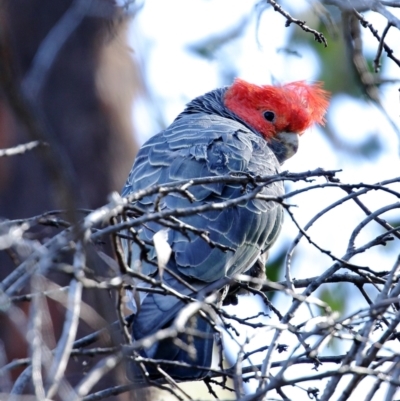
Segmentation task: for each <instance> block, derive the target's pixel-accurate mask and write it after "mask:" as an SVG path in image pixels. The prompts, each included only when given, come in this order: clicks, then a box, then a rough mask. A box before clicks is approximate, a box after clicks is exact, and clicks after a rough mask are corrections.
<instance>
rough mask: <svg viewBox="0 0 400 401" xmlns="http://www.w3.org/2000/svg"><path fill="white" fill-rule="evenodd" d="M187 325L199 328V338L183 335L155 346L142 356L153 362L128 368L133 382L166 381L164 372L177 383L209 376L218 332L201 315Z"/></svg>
mask: <svg viewBox="0 0 400 401" xmlns="http://www.w3.org/2000/svg"><path fill="white" fill-rule="evenodd" d="M171 323H172V322H170V324H171ZM134 324H135V322H133V326H132V329H133V330H132V332H133V335H134V337H135V329H134ZM170 324H168V325H166V327H168V326H169V325H170ZM187 324H188V327H190V328H192V329H195V330H196V331H197V334H198V335H196V336H191V335H188V334H187V333H181V334H179V335H178V336H177V337H176V338H168V339H164V340H161V341H158V342H156V343H155V344H154V345H153V346H152V347H150V348H148V349H143V350H141V351H140V352H139V354H140V355H141V356H142V357H144V358H146V359H147V358H148V359H149V360H150V362H145V363H142V364H141V365H140V364H139V363H137V362H134V361H131V362H130V366H129V368H128V372H129V379H130V380H132V381H143V380H145V377H147V378H148V379H150V380H157V379H162V378H163V376H164V375H163V372H165V373H166V374H167V375H168V376H170V377H172V378H173V379H174V380H177V381H189V380H190V381H191V380H201V379H204V378H205V377H206V376H207V375H208V374H209V370H208V368H210V367H211V361H212V350H213V344H214V330H213V328H212V326H211V325H210V323H209V322H208V321H207V320H206V319H204V318H203V317H201V316H199V315H196V316H194V317H193V320H192V319H191V320H190V321H188V323H187ZM138 339H139V338H135V340H138Z"/></svg>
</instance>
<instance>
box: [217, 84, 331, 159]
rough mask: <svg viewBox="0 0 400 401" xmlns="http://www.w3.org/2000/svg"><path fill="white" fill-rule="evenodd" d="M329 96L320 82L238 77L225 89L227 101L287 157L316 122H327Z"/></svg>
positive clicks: (277, 150)
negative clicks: (264, 82) (275, 81)
mask: <svg viewBox="0 0 400 401" xmlns="http://www.w3.org/2000/svg"><path fill="white" fill-rule="evenodd" d="M328 97H329V93H328V92H327V91H325V90H324V89H322V87H321V84H320V83H315V84H311V85H310V84H307V83H306V82H304V81H298V82H291V83H288V84H285V85H281V86H270V85H263V86H258V85H254V84H250V83H248V82H246V81H243V80H242V79H236V80H235V82H234V83H233V84H232V85H231V86H230V87H229V88H228V89H227V91H226V92H225V96H224V104H225V106H226V107H227V108H228V109H229V110H230V111H232V112H234V113H235V114H236V115H237V116H238V117H240V118H241V119H242V120H243V121H245V122H246V123H247V124H248V125H249V126H251V127H252V128H254V129H255V130H256V131H257V132H259V133H260V134H261V135H262V136H263V137H264V138H265V139H266V141H268V142H269V143H270V144H271V145H272V147H273V150H275V149H274V146H275V147H276V152H275V153H277V152H284V154H282V155H281V157H280V155H279V154H277V157H278V159H281V160H280V161H283V160H286V159H288V158H289V157H290V156H292V155H293V154H294V153H296V151H297V147H298V135H301V134H303V132H304V131H305V130H306V129H307V128H309V127H310V126H311V125H312V124H314V123H317V124H323V123H324V115H325V112H326V109H327V108H328V104H329V102H328ZM277 145H279V146H277ZM279 148H281V149H280V150H279Z"/></svg>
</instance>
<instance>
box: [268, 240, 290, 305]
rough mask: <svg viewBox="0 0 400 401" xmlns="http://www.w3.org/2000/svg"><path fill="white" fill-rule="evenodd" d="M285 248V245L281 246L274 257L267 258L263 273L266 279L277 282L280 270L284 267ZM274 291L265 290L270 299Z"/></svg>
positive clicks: (279, 278) (280, 276)
mask: <svg viewBox="0 0 400 401" xmlns="http://www.w3.org/2000/svg"><path fill="white" fill-rule="evenodd" d="M286 249H287V246H283V247H281V250H280V252H279V253H278V255H277V256H276V257H275V258H274V259H272V260H271V259H268V261H267V264H266V265H265V273H266V275H267V278H268V280H271V281H274V282H277V281H279V280H281V278H282V275H283V274H282V272H283V271H284V268H285V259H286ZM274 295H275V292H274V291H270V292H267V296H268V298H269V299H270V300H272V298H273V297H274Z"/></svg>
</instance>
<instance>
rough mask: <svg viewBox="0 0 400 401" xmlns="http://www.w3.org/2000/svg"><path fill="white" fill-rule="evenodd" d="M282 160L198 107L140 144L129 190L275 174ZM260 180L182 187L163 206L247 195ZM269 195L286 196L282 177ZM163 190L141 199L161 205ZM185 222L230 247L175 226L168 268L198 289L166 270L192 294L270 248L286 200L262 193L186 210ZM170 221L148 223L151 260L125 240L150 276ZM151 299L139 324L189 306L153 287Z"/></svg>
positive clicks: (145, 234) (152, 323)
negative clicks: (232, 203)
mask: <svg viewBox="0 0 400 401" xmlns="http://www.w3.org/2000/svg"><path fill="white" fill-rule="evenodd" d="M278 172H279V163H278V162H277V160H276V158H275V156H274V154H273V153H272V151H271V150H270V149H269V147H268V146H267V143H266V142H265V140H264V139H263V138H262V137H260V136H258V135H256V134H254V133H253V132H251V131H250V130H248V129H247V128H246V127H245V126H243V125H242V124H240V123H237V122H235V121H232V120H228V119H225V118H222V117H218V116H213V115H207V114H198V115H188V116H187V117H183V118H180V119H179V120H176V121H175V122H174V123H173V124H172V125H171V126H170V127H169V128H168V129H166V130H165V131H162V132H161V133H159V134H158V135H156V136H154V137H153V138H151V139H150V140H149V141H148V142H147V143H146V144H145V145H144V146H143V147H142V148H141V150H140V152H139V154H138V156H137V158H136V161H135V164H134V166H133V168H132V171H131V173H130V175H129V178H128V181H127V183H126V185H125V187H124V189H123V192H122V195H127V194H130V193H132V192H135V191H138V190H141V189H146V188H149V187H151V186H152V185H156V184H166V183H170V182H174V181H180V180H189V179H191V178H198V177H209V176H220V175H228V174H239V173H246V174H251V175H269V174H270V175H274V174H277V173H278ZM253 188H254V187H253V186H252V185H251V184H249V185H247V186H246V187H243V186H242V185H238V184H232V183H230V184H224V183H213V184H203V185H199V186H193V187H191V188H190V192H191V193H192V195H193V196H194V197H195V199H196V200H195V202H193V203H191V202H190V201H189V200H188V199H187V198H186V197H185V196H183V195H181V194H179V193H174V194H170V195H168V196H165V197H163V198H162V199H161V201H160V203H159V206H160V209H161V210H168V209H169V210H175V209H181V208H188V207H192V206H199V205H204V204H210V203H213V202H223V201H226V200H230V199H234V198H237V197H239V196H242V195H245V194H246V193H247V192H249V191H251V190H252V189H253ZM262 193H263V194H266V195H270V196H280V195H282V194H283V186H282V184H281V183H280V182H277V183H273V184H270V185H268V186H266V187H265V188H264V189H263V191H262ZM156 197H157V195H154V196H148V197H145V198H143V199H142V200H140V202H137V203H136V206H137V207H139V208H141V209H144V210H146V211H153V209H154V202H155V199H156ZM180 220H181V221H183V222H184V223H186V224H188V225H190V226H193V227H196V228H197V229H202V230H206V231H208V233H209V237H210V239H211V240H212V241H214V242H216V243H219V244H222V245H224V246H226V247H229V249H230V250H228V251H223V250H221V249H220V248H218V247H211V246H210V245H209V244H208V243H207V242H206V241H205V240H204V239H202V238H200V237H199V235H198V234H196V233H193V232H190V231H186V232H182V230H173V229H170V230H169V232H168V243H169V245H170V246H171V248H172V251H173V253H172V256H171V259H170V261H169V262H168V265H167V266H168V268H169V269H170V270H172V271H173V272H174V273H176V274H178V275H180V276H181V277H183V278H184V280H186V281H188V282H189V283H190V284H191V286H192V287H194V288H195V292H193V290H190V289H189V288H188V287H187V286H185V285H184V284H182V283H179V281H177V280H176V279H175V278H173V277H171V276H169V275H168V274H164V278H163V279H164V280H167V283H168V284H169V285H170V286H171V287H173V288H175V289H177V290H179V291H181V292H182V293H183V294H186V295H191V296H193V294H195V293H196V292H197V291H199V290H200V289H202V288H203V287H205V286H207V285H208V284H207V283H212V282H216V281H217V280H220V279H221V278H223V277H226V276H231V275H233V274H235V273H241V272H244V271H246V270H248V269H250V268H251V267H252V265H253V263H254V262H255V261H256V260H257V258H258V256H259V255H260V253H261V252H262V251H264V250H265V249H266V248H268V247H269V246H270V245H271V244H272V242H273V241H274V240H275V238H276V236H277V234H278V232H279V228H280V225H281V220H282V210H281V207H280V206H279V205H278V204H277V203H274V202H266V201H262V200H258V199H255V200H250V201H243V202H242V203H240V204H239V205H238V206H236V207H229V208H224V209H222V210H212V211H207V212H203V213H197V214H194V215H191V216H186V217H181V218H180ZM162 228H163V226H162V225H160V224H158V223H154V222H148V223H146V224H145V225H144V226H143V227H142V228H141V230H140V232H139V238H140V239H141V240H142V241H144V242H145V243H146V244H148V245H147V246H148V248H149V253H148V259H149V262H146V261H143V260H142V261H141V262H140V263H137V262H138V259H139V258H140V255H141V252H140V247H139V246H138V245H137V244H136V243H135V242H125V248H127V247H130V248H131V251H132V260H133V263H132V265H133V266H141V269H142V272H143V273H144V274H147V275H156V274H157V265H156V263H155V261H156V253H155V250H154V248H153V247H152V246H151V243H152V238H153V235H154V234H155V233H156V232H158V231H159V230H160V229H162ZM143 298H145V299H144V301H143V303H142V306H141V309H140V313H139V315H140V316H139V320H138V321H137V329H138V330H139V331H140V332H146V333H149V332H154V331H155V330H157V329H158V328H160V327H162V326H163V325H164V324H165V323H167V321H169V320H171V318H172V317H173V316H174V315H175V314H176V313H177V311H178V310H179V309H180V308H181V307H182V304H181V303H180V302H178V300H177V298H175V297H173V296H163V295H159V294H147V295H145V296H144V297H143Z"/></svg>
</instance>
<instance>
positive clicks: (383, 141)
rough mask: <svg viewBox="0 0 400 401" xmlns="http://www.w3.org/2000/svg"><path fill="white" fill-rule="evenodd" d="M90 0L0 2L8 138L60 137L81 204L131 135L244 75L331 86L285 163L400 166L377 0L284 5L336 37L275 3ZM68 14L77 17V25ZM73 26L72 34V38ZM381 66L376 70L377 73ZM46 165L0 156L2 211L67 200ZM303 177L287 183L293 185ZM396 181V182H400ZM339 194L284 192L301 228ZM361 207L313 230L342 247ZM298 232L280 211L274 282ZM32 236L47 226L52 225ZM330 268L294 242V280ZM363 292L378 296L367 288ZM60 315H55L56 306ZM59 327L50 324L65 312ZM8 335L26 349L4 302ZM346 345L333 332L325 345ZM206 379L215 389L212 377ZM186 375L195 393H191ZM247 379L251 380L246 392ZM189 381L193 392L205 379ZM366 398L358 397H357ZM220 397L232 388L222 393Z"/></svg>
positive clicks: (0, 328)
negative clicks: (319, 123)
mask: <svg viewBox="0 0 400 401" xmlns="http://www.w3.org/2000/svg"><path fill="white" fill-rule="evenodd" d="M86 3H87V4H86ZM89 3H91V2H85V1H70V0H62V1H61V0H60V1H57V2H53V1H50V0H40V1H36V0H35V1H30V2H26V1H23V0H12V1H2V2H1V3H0V5H1V10H0V12H1V14H0V19H1V20H0V25H1V28H0V29H1V36H2V39H1V42H2V44H1V47H2V49H1V60H0V62H1V64H2V66H1V68H0V79H1V84H2V90H1V91H0V148H1V149H3V148H10V147H13V146H15V145H17V144H21V143H25V142H28V141H31V140H36V139H41V140H43V139H45V140H46V141H47V142H48V143H50V145H54V146H55V147H56V149H57V152H58V153H57V152H56V153H55V154H56V156H57V157H56V161H57V163H56V165H58V167H56V169H57V168H59V169H60V170H63V171H68V172H69V173H68V177H67V184H66V186H67V189H68V190H69V191H70V193H73V198H74V202H75V206H76V207H80V208H87V209H93V208H96V207H99V206H101V205H102V204H104V203H106V202H107V197H108V195H109V194H110V193H111V192H112V191H120V189H121V188H122V186H123V184H124V181H125V179H126V177H127V175H128V172H129V170H130V168H131V166H132V163H133V160H134V157H135V154H136V152H137V149H138V146H140V145H141V144H142V143H144V141H145V140H146V139H147V138H149V137H150V136H151V135H153V134H155V133H157V132H159V131H160V130H162V129H163V128H165V127H167V126H168V125H169V124H170V123H171V122H172V121H173V119H174V118H175V117H176V116H177V115H178V114H179V112H180V111H182V110H183V108H184V105H185V104H186V103H187V102H188V101H189V100H191V99H192V98H194V97H196V96H198V95H201V94H203V93H205V92H207V91H209V90H212V89H214V88H217V87H221V86H225V85H229V84H230V83H231V82H232V81H233V79H234V78H235V77H241V78H243V79H245V80H247V81H249V82H252V83H257V84H271V83H286V82H290V81H295V80H306V81H309V82H314V81H322V82H323V83H324V88H325V89H327V90H328V91H330V92H331V94H332V100H331V106H330V108H329V111H328V114H327V121H326V125H325V127H313V128H312V129H311V130H309V131H308V132H307V133H306V134H305V135H304V136H303V137H302V139H301V144H300V149H299V151H298V153H297V154H296V155H295V157H293V159H290V160H289V161H288V162H287V163H285V165H284V170H289V171H292V172H302V171H307V170H313V169H315V168H317V167H322V168H324V169H341V170H342V172H341V173H340V174H339V175H338V177H339V178H340V180H341V181H342V182H345V183H352V184H356V183H359V182H366V183H376V182H380V181H383V180H387V179H391V178H394V177H396V176H398V175H399V172H400V161H399V152H400V142H399V138H400V128H399V115H400V104H399V86H400V84H399V80H400V73H399V72H400V65H399V63H398V62H397V63H396V61H393V60H391V59H389V58H388V57H387V54H386V52H385V50H383V52H382V53H378V58H377V60H378V61H376V60H375V59H376V56H377V52H378V49H379V46H380V42H379V40H377V38H376V37H374V35H373V32H371V30H370V29H369V28H368V27H363V26H362V24H361V23H360V18H361V19H362V17H363V18H365V20H366V21H367V22H368V23H370V24H372V27H373V29H375V30H377V32H378V33H379V35H381V36H382V33H383V32H384V30H385V28H386V27H387V24H388V19H390V18H391V17H390V18H389V17H388V14H386V13H384V12H382V9H380V11H381V12H373V11H369V10H368V9H367V7H365V8H360V9H359V12H360V13H362V17H361V14H360V18H356V17H355V16H354V14H353V13H352V8H351V7H350V6H349V5H348V2H345V1H343V2H341V1H326V2H318V1H303V0H299V1H296V2H293V1H281V2H279V4H280V5H281V6H282V8H283V9H284V10H285V11H287V12H288V13H290V15H291V16H292V17H294V18H296V19H299V20H304V21H306V24H307V26H309V27H311V28H313V29H316V30H317V31H319V32H322V33H323V35H324V36H325V38H326V40H327V44H328V45H327V46H326V47H325V46H324V43H318V42H317V41H316V40H315V38H314V35H313V33H310V32H305V31H304V30H302V29H301V27H299V26H298V25H296V24H295V23H291V24H290V26H286V25H288V24H287V18H285V17H284V16H283V15H282V14H280V13H278V12H277V11H275V10H274V8H273V7H272V6H271V5H270V4H268V2H267V1H246V2H245V1H241V0H191V1H187V0H168V1H157V0H145V1H123V0H119V1H118V2H117V6H118V7H115V5H114V3H113V2H111V1H107V0H101V1H98V2H96V5H93V4H91V5H90V4H89ZM88 4H89V5H88ZM85 7H86V8H85ZM382 7H383V8H384V9H385V10H387V11H390V13H392V14H391V15H392V16H393V18H394V19H393V21H392V22H393V24H394V25H395V24H396V23H397V24H398V25H397V27H396V26H392V27H391V29H389V31H388V33H387V35H386V37H385V44H386V45H387V46H388V47H389V48H391V49H392V50H393V55H394V56H395V57H397V59H398V58H400V31H399V28H400V22H399V20H397V19H396V16H397V18H400V10H399V8H396V7H386V8H385V7H384V6H382ZM71 10H72V11H71ZM378 11H379V10H378ZM71 15H72V17H71ZM68 18H71V19H72V20H73V21H75V25H73V26H72V25H68V23H66V22H65V20H66V19H68ZM73 18H75V19H73ZM63 24H64V25H63ZM60 26H61V28H60ZM63 29H64V31H63ZM65 29H70V32H69V33H68V34H66V33H65ZM63 35H64V36H63ZM63 37H64V39H63ZM52 43H53V47H52ZM46 46H47V47H46ZM49 54H50V55H49ZM46 63H47V64H46ZM377 64H379V70H378V71H375V69H376V67H377ZM46 66H47V67H48V68H47V69H46ZM35 73H36V75H35ZM32 83H37V85H36V87H35V86H29V85H32ZM20 87H22V88H25V91H26V90H29V88H33V89H32V91H31V92H30V94H33V95H34V96H33V97H34V99H33V100H34V101H33V104H34V106H33V107H31V108H29V107H27V109H24V107H23V104H22V106H21V103H23V101H21V98H20V97H19V90H20V89H19V88H20ZM25 95H26V96H27V97H28V98H29V94H28V95H27V94H26V93H25ZM31 100H32V99H31ZM27 110H28V111H27ZM35 118H38V119H39V121H40V122H41V124H42V125H41V126H42V131H40V130H39V131H37V132H39V133H37V134H35V132H36V131H35V129H32V121H33V120H35ZM40 132H42V133H43V135H42V136H40ZM44 152H46V151H44ZM51 166H52V164H51V160H50V161H49V158H48V157H47V158H46V156H44V155H43V152H42V151H41V150H40V149H35V150H33V151H31V152H28V153H26V154H24V155H21V156H17V157H2V158H0V217H1V218H7V219H16V218H25V217H31V216H35V215H38V214H41V213H44V212H45V211H49V210H55V209H60V208H63V207H65V204H66V203H65V202H66V199H65V198H63V197H62V196H61V197H60V191H59V189H58V186H57V185H58V184H59V183H58V184H57V180H58V179H59V177H58V176H57V174H54V171H52V167H51ZM53 167H54V166H53ZM60 174H61V173H60ZM57 177H58V178H57ZM302 185H304V184H301V183H296V184H287V191H292V190H295V189H299V188H301V187H302ZM394 188H397V189H396V190H397V191H399V189H400V188H399V184H396V185H395V186H394ZM71 191H72V192H71ZM344 195H345V194H344V192H343V191H340V190H338V189H326V188H325V189H324V190H313V191H309V192H305V193H303V194H302V195H299V196H296V197H295V198H293V199H290V200H289V201H290V203H292V204H295V205H297V208H296V209H294V210H293V212H294V215H295V217H296V219H297V221H298V222H299V223H300V224H301V225H302V226H304V225H305V224H307V222H308V221H309V220H310V219H311V218H312V217H314V216H315V214H316V213H317V212H318V211H320V210H322V209H323V208H324V207H326V206H327V205H329V204H331V203H333V202H334V201H335V200H336V199H339V198H340V197H342V196H344ZM394 200H395V199H394V197H393V195H390V194H383V193H382V192H379V193H378V192H377V193H372V192H371V193H368V195H366V196H365V198H363V201H364V202H365V204H366V205H368V207H369V208H370V210H377V209H379V208H380V207H382V206H384V205H386V204H389V203H390V202H393V201H394ZM363 218H364V214H363V213H362V212H361V210H360V209H359V208H357V207H356V206H355V205H353V204H348V203H346V204H344V205H341V206H340V207H338V208H335V209H334V210H332V211H330V212H329V213H328V214H326V215H324V216H323V218H321V219H320V220H318V222H317V224H315V225H314V226H313V227H312V229H310V230H309V234H310V235H311V237H312V238H313V239H314V240H315V241H316V242H317V243H318V245H320V246H321V247H323V248H325V249H329V250H330V251H331V252H332V253H333V254H334V255H335V256H337V257H339V258H340V257H342V256H343V255H344V253H345V251H346V247H347V244H348V241H349V237H350V235H351V232H352V230H353V229H354V227H356V226H357V224H359V222H360V221H361V220H362V219H363ZM384 218H385V219H386V220H387V221H389V222H390V223H391V224H392V225H394V226H398V225H399V224H400V218H399V215H398V213H387V214H385V215H384ZM374 224H375V223H371V224H369V225H368V226H367V227H366V228H365V229H364V230H363V231H362V233H361V235H360V236H359V238H358V241H360V244H361V243H363V242H367V241H368V240H369V239H371V238H374V237H375V236H376V235H378V234H379V233H381V232H382V229H381V228H379V227H378V225H374ZM379 230H381V231H379ZM297 233H298V230H297V228H296V227H295V225H294V224H293V223H292V222H291V220H290V218H289V217H288V216H287V219H286V224H285V226H284V229H283V232H282V235H281V237H280V238H279V241H278V243H277V244H276V246H275V247H274V248H273V250H272V251H271V254H270V260H269V264H268V267H267V271H268V276H269V278H270V279H273V280H277V281H279V280H284V260H285V255H286V251H287V249H288V247H289V246H290V243H291V241H293V239H294V238H295V236H296V235H297ZM35 235H37V236H38V238H39V237H40V238H42V237H44V236H46V230H45V229H43V230H42V231H41V232H37V233H35ZM397 254H398V241H393V243H391V244H389V245H387V246H386V247H375V248H373V249H369V250H368V252H367V253H365V254H363V255H358V256H357V257H356V258H355V259H354V261H353V262H354V263H359V264H364V265H368V266H369V267H370V268H371V269H373V270H390V269H391V267H392V265H393V263H394V260H395V257H396V255H397ZM14 256H15V255H11V254H6V253H4V252H3V253H2V254H1V257H0V263H1V264H2V268H1V269H0V274H1V278H3V277H4V276H5V275H6V274H7V272H9V271H10V270H11V269H12V268H13V265H14V262H15V260H13V257H14ZM331 264H332V260H331V259H330V258H329V257H328V256H327V255H324V254H322V253H321V252H320V251H319V250H317V249H316V248H315V247H314V246H312V245H310V244H308V243H307V241H306V240H304V239H303V240H302V241H301V242H300V244H299V245H298V246H297V248H296V251H295V254H294V260H293V263H292V276H293V277H295V278H297V279H301V278H306V277H312V276H317V275H318V274H320V273H321V272H322V271H325V270H326V269H327V268H328V267H329V266H330V265H331ZM318 295H319V297H320V298H321V299H323V300H324V301H326V302H327V303H328V304H329V305H330V306H331V307H332V308H333V309H335V310H337V311H338V312H340V313H343V314H346V313H347V314H350V313H352V312H354V311H356V310H358V308H360V306H361V305H363V303H364V298H363V297H362V295H361V294H360V292H358V291H357V290H355V288H354V286H353V285H351V284H338V285H336V286H335V287H332V286H329V287H328V286H322V287H321V289H320V292H319V294H318ZM370 295H371V296H372V297H374V292H373V290H371V294H370ZM86 297H87V301H88V302H89V304H90V303H92V304H94V303H95V302H96V300H95V299H91V298H90V297H91V294H90V293H88V294H86ZM271 301H272V302H273V303H274V305H275V306H276V307H277V308H278V309H279V310H280V311H281V312H285V311H286V310H287V308H288V307H289V306H290V302H291V299H290V298H288V297H285V296H284V295H278V296H274V295H273V294H271ZM107 308H109V309H110V310H109V311H106V309H107ZM113 308H114V305H113V304H112V303H111V302H110V304H109V305H108V306H105V309H104V310H102V312H101V313H102V314H104V316H105V317H106V318H107V319H106V320H109V321H113V319H115V316H114V314H113V312H112V309H113ZM229 308H232V307H229ZM264 308H265V306H263V305H262V303H261V301H260V300H259V299H257V297H253V296H249V297H241V299H240V303H239V305H238V306H237V307H235V309H234V310H233V309H230V312H233V311H234V312H235V313H237V314H238V315H243V316H246V314H248V311H249V310H252V311H254V313H253V314H254V315H256V314H257V311H259V310H263V309H264ZM312 313H315V314H318V312H317V311H304V314H305V315H304V316H303V317H302V319H305V318H306V317H305V316H306V315H307V314H311V315H312ZM54 316H55V319H57V313H56V312H55V315H54ZM60 319H62V316H61V317H60ZM275 319H276V317H275ZM294 323H295V322H294ZM54 327H55V331H56V333H57V323H56V320H55V324H54ZM246 336H247V337H249V338H250V337H251V339H252V341H251V343H252V345H251V347H254V348H257V347H259V346H260V344H262V343H263V342H264V343H265V342H267V341H268V335H267V334H265V333H257V332H256V331H254V332H242V333H241V338H239V342H240V341H242V340H244V339H245V338H246ZM0 338H1V340H2V342H3V347H4V348H5V349H6V351H7V354H8V359H9V360H12V359H13V358H17V357H22V356H23V355H24V353H25V349H24V346H21V345H23V344H25V343H26V339H24V338H23V336H22V335H21V332H20V331H18V330H17V329H16V328H15V327H14V326H13V323H12V322H9V321H8V320H7V317H6V316H5V315H2V314H0ZM16 339H18V340H17V341H16ZM226 341H227V343H228V344H229V346H228V349H229V350H230V351H231V352H232V358H233V355H237V352H238V346H237V344H234V343H233V342H232V343H229V341H230V340H229V338H228V337H227V338H226ZM282 341H283V340H282ZM288 341H290V339H288ZM16 342H18V344H19V345H18V346H15V344H16ZM345 346H346V345H345V344H338V343H335V342H333V343H331V344H330V345H329V347H331V348H329V347H328V348H327V352H328V351H332V349H335V347H345ZM251 347H250V345H249V346H248V349H251ZM332 347H333V348H332ZM336 349H337V348H336ZM228 359H229V355H228ZM261 359H262V355H260V361H261ZM253 363H257V358H255V359H254V361H253ZM310 369H311V367H310ZM199 386H200V387H201V388H202V389H203V390H202V391H204V397H205V398H207V389H206V387H205V386H204V385H202V384H199ZM189 387H190V386H187V388H186V390H187V391H189V393H190V388H189ZM253 389H254V386H253V384H252V383H249V384H248V391H252V390H253ZM192 391H193V392H194V394H200V393H198V391H200V390H198V389H197V388H196V389H193V388H192ZM338 391H340V389H338ZM358 391H362V390H358ZM357 394H358V393H356V394H355V395H354V396H355V398H354V399H357V397H358V396H361V395H360V394H358V395H357ZM224 396H226V398H229V394H228V395H224ZM377 397H378V398H376V399H379V394H378V395H377ZM165 399H166V398H165ZM304 399H306V398H304Z"/></svg>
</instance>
